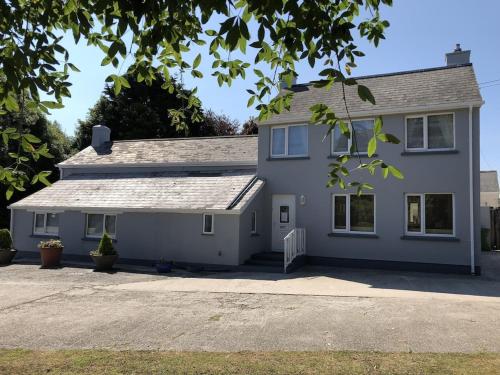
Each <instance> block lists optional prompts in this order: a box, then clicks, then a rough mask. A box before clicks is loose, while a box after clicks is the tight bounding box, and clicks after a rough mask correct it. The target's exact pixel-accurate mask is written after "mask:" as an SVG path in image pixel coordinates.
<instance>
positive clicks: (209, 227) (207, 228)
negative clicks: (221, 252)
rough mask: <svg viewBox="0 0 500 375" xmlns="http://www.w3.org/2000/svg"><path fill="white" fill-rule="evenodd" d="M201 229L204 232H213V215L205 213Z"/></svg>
mask: <svg viewBox="0 0 500 375" xmlns="http://www.w3.org/2000/svg"><path fill="white" fill-rule="evenodd" d="M203 231H204V232H205V233H212V232H213V216H212V215H205V221H204V223H203Z"/></svg>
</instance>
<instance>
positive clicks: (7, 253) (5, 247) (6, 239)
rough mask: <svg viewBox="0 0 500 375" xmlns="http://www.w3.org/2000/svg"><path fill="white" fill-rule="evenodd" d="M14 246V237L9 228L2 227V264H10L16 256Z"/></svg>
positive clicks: (0, 241) (0, 231) (0, 240)
mask: <svg viewBox="0 0 500 375" xmlns="http://www.w3.org/2000/svg"><path fill="white" fill-rule="evenodd" d="M16 253H17V250H15V249H13V248H12V237H11V236H10V231H9V230H8V229H0V264H9V263H10V262H11V261H12V259H14V257H15V256H16Z"/></svg>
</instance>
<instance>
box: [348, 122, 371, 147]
mask: <svg viewBox="0 0 500 375" xmlns="http://www.w3.org/2000/svg"><path fill="white" fill-rule="evenodd" d="M352 130H353V139H352V144H353V145H354V150H355V151H359V152H367V151H368V142H369V141H370V138H372V137H373V120H358V121H353V122H352ZM354 137H355V138H354ZM356 146H357V147H356Z"/></svg>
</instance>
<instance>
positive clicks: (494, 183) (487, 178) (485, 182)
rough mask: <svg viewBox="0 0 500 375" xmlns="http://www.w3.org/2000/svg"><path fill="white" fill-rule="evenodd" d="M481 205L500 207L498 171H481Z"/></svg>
mask: <svg viewBox="0 0 500 375" xmlns="http://www.w3.org/2000/svg"><path fill="white" fill-rule="evenodd" d="M481 207H493V208H496V207H500V188H499V187H498V174H497V171H481Z"/></svg>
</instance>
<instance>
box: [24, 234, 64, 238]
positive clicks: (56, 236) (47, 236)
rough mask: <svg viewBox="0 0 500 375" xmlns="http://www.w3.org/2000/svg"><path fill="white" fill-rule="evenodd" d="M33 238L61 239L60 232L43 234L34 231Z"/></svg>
mask: <svg viewBox="0 0 500 375" xmlns="http://www.w3.org/2000/svg"><path fill="white" fill-rule="evenodd" d="M30 237H31V238H55V239H59V238H60V237H59V234H42V233H33V234H32V235H30Z"/></svg>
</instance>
